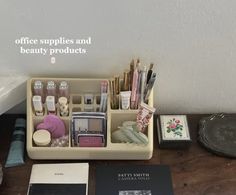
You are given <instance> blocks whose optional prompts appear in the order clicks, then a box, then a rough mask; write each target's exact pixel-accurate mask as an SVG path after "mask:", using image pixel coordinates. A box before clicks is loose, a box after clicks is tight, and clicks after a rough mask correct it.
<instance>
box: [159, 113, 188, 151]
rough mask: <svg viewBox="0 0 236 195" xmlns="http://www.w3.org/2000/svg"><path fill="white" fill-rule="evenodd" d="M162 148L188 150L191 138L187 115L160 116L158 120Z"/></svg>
mask: <svg viewBox="0 0 236 195" xmlns="http://www.w3.org/2000/svg"><path fill="white" fill-rule="evenodd" d="M157 127H158V129H157V132H158V142H159V147H160V148H168V149H181V148H188V147H189V146H190V144H191V142H192V141H191V138H190V133H189V128H188V122H187V117H186V115H160V116H159V120H157Z"/></svg>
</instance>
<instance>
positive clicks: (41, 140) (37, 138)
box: [33, 129, 51, 146]
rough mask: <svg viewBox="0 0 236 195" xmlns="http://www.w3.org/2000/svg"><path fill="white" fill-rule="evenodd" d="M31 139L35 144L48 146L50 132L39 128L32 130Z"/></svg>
mask: <svg viewBox="0 0 236 195" xmlns="http://www.w3.org/2000/svg"><path fill="white" fill-rule="evenodd" d="M33 141H34V143H35V145H36V146H49V144H50V143H51V135H50V132H49V131H47V130H45V129H40V130H37V131H35V132H34V134H33Z"/></svg>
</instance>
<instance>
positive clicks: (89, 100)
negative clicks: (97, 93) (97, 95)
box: [84, 93, 94, 104]
mask: <svg viewBox="0 0 236 195" xmlns="http://www.w3.org/2000/svg"><path fill="white" fill-rule="evenodd" d="M93 98H94V95H93V94H91V93H89V94H84V103H85V104H93Z"/></svg>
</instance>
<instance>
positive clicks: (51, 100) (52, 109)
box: [46, 96, 56, 114]
mask: <svg viewBox="0 0 236 195" xmlns="http://www.w3.org/2000/svg"><path fill="white" fill-rule="evenodd" d="M46 105H47V110H48V112H49V113H51V114H56V103H55V96H47V98H46Z"/></svg>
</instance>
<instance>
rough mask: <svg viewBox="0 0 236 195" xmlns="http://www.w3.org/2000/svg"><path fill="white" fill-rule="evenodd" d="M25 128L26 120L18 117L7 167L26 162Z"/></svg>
mask: <svg viewBox="0 0 236 195" xmlns="http://www.w3.org/2000/svg"><path fill="white" fill-rule="evenodd" d="M25 129H26V120H25V119H23V118H18V119H16V122H15V128H14V131H13V135H12V141H11V145H10V150H9V153H8V156H7V161H6V164H5V167H14V166H18V165H23V164H24V163H25V162H24V150H25Z"/></svg>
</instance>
